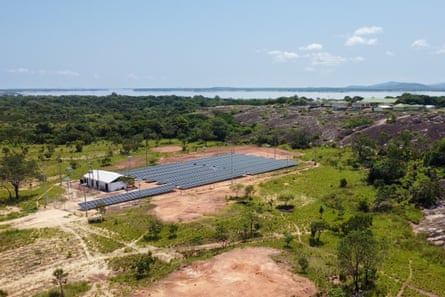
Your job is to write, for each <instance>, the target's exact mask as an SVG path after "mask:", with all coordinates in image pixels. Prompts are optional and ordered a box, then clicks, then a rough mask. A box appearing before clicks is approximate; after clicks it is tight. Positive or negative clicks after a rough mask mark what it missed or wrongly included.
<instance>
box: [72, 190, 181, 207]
mask: <svg viewBox="0 0 445 297" xmlns="http://www.w3.org/2000/svg"><path fill="white" fill-rule="evenodd" d="M174 189H175V186H174V185H162V186H159V187H155V188H151V189H145V190H136V191H132V192H128V193H125V194H119V195H116V196H111V197H106V198H101V199H96V200H92V201H87V202H82V203H79V206H80V208H81V209H82V210H90V209H94V208H96V207H97V206H98V205H100V204H101V203H103V205H105V206H108V205H113V204H118V203H122V202H128V201H132V200H136V199H141V198H144V197H149V196H155V195H159V194H163V193H168V192H171V191H173V190H174Z"/></svg>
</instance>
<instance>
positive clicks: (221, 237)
mask: <svg viewBox="0 0 445 297" xmlns="http://www.w3.org/2000/svg"><path fill="white" fill-rule="evenodd" d="M215 231H216V233H215V238H216V240H218V241H221V242H222V245H223V247H226V246H227V243H228V242H229V231H228V230H227V227H226V226H225V225H224V224H222V223H218V224H217V225H216V230H215Z"/></svg>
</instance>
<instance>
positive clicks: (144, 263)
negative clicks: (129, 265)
mask: <svg viewBox="0 0 445 297" xmlns="http://www.w3.org/2000/svg"><path fill="white" fill-rule="evenodd" d="M154 262H155V260H154V259H153V257H152V255H151V252H148V253H147V254H146V255H141V256H140V257H139V259H138V260H137V262H136V275H135V276H136V279H137V280H140V279H143V278H144V277H146V276H147V274H148V273H150V268H151V264H153V263H154Z"/></svg>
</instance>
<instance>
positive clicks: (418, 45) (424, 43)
mask: <svg viewBox="0 0 445 297" xmlns="http://www.w3.org/2000/svg"><path fill="white" fill-rule="evenodd" d="M429 46H430V45H429V44H428V42H427V41H426V40H425V39H417V40H415V41H414V42H413V43H412V44H411V47H416V48H426V47H429Z"/></svg>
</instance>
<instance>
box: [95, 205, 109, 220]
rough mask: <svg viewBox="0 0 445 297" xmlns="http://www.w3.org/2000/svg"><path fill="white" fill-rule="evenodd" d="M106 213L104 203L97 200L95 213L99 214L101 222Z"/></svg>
mask: <svg viewBox="0 0 445 297" xmlns="http://www.w3.org/2000/svg"><path fill="white" fill-rule="evenodd" d="M106 211H107V208H106V205H105V202H103V201H102V200H99V201H98V202H96V213H97V214H99V216H100V221H101V222H103V220H104V215H105V212H106Z"/></svg>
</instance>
